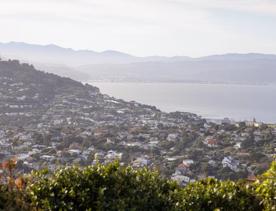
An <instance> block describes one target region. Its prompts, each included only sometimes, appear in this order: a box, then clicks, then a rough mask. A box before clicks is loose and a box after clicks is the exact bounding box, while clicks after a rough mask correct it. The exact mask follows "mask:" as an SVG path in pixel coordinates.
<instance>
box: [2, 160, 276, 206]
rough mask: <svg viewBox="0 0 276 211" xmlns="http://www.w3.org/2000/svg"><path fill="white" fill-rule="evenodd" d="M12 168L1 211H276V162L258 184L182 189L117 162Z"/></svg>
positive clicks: (205, 183)
mask: <svg viewBox="0 0 276 211" xmlns="http://www.w3.org/2000/svg"><path fill="white" fill-rule="evenodd" d="M13 167H14V162H10V163H8V164H7V165H6V166H4V169H6V170H5V171H6V177H5V178H4V179H3V177H2V183H3V184H2V185H1V188H0V210H206V211H207V210H265V211H269V210H276V162H273V163H272V166H271V168H270V169H269V170H268V171H267V172H266V173H264V174H263V175H261V176H259V177H258V179H257V180H256V181H255V182H247V181H238V182H234V181H218V180H216V179H205V180H201V181H198V182H195V183H191V184H189V185H187V186H186V187H184V188H182V187H180V186H178V185H177V184H176V183H175V182H173V181H171V180H168V179H164V178H162V177H161V176H160V175H159V174H158V172H155V171H150V170H148V169H139V170H135V169H133V168H131V167H121V166H120V165H119V163H117V162H115V163H111V164H109V165H106V166H103V165H100V164H98V165H95V166H88V167H85V168H79V167H67V168H62V169H59V170H57V171H55V172H54V173H50V172H49V171H47V170H42V171H37V172H33V173H32V174H29V175H26V176H25V177H24V178H22V177H18V178H14V176H13V175H12V169H13ZM4 176H5V175H4Z"/></svg>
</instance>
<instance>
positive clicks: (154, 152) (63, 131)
mask: <svg viewBox="0 0 276 211" xmlns="http://www.w3.org/2000/svg"><path fill="white" fill-rule="evenodd" d="M0 80H1V84H0V126H1V127H0V147H1V149H2V151H1V152H0V159H1V160H5V159H8V158H11V157H16V159H17V160H18V161H19V164H20V165H19V167H20V168H19V171H20V172H28V171H30V170H32V169H40V168H43V167H47V168H49V169H50V170H54V169H56V168H57V167H58V166H60V165H72V164H77V165H91V164H95V162H97V161H98V162H101V163H109V162H112V161H114V160H120V162H121V164H122V165H124V164H130V165H132V166H133V167H135V168H136V167H143V166H147V167H150V168H157V169H159V170H160V172H161V173H162V175H165V176H167V177H171V178H172V179H174V180H176V181H178V182H180V183H181V184H186V183H188V182H190V181H194V180H197V179H200V178H205V177H208V176H212V177H216V178H219V179H227V178H232V179H237V178H245V177H247V176H250V175H254V174H256V173H261V172H262V171H264V170H265V169H267V167H268V165H269V164H270V162H271V161H272V159H273V158H272V157H273V155H274V153H275V151H274V148H275V146H276V129H275V127H271V126H268V125H265V124H261V123H256V122H246V123H245V122H243V123H234V122H231V121H229V120H224V121H223V123H222V124H216V123H212V122H208V121H206V120H204V119H202V118H200V117H199V116H197V115H195V114H191V113H183V112H173V113H164V112H161V111H159V110H158V109H157V108H155V107H153V106H147V105H142V104H139V103H137V102H126V101H123V100H119V99H115V98H112V97H109V96H107V95H103V94H101V93H100V91H99V90H98V88H96V87H93V86H90V85H84V84H82V83H80V82H77V81H74V80H71V79H69V78H62V77H60V76H57V75H54V74H48V73H45V72H41V71H37V70H36V69H35V68H34V67H33V66H32V65H28V64H20V63H19V62H18V61H15V60H13V61H11V60H10V61H0Z"/></svg>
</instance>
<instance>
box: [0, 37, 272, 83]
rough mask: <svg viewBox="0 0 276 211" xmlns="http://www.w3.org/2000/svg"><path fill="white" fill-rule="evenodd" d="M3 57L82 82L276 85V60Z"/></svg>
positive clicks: (51, 48) (114, 54)
mask: <svg viewBox="0 0 276 211" xmlns="http://www.w3.org/2000/svg"><path fill="white" fill-rule="evenodd" d="M0 56H1V57H3V58H11V59H19V60H21V61H24V62H29V63H33V64H34V65H35V66H36V67H37V68H39V69H42V70H45V71H48V72H51V73H56V74H59V75H63V76H67V77H71V78H73V79H77V80H81V81H85V82H87V81H116V82H202V83H206V82H208V83H246V84H248V83H249V84H267V83H276V55H271V54H257V53H250V54H224V55H212V56H206V57H200V58H190V57H184V56H183V57H160V56H151V57H136V56H132V55H129V54H125V53H122V52H118V51H104V52H95V51H89V50H78V51H77V50H73V49H70V48H62V47H59V46H56V45H46V46H42V45H32V44H27V43H18V42H10V43H0Z"/></svg>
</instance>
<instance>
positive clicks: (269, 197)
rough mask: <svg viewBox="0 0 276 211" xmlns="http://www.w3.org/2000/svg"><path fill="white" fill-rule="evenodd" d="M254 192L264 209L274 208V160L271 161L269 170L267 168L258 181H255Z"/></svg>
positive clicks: (275, 164) (275, 163) (275, 180)
mask: <svg viewBox="0 0 276 211" xmlns="http://www.w3.org/2000/svg"><path fill="white" fill-rule="evenodd" d="M254 185H255V192H256V195H258V196H259V197H260V198H261V199H262V201H261V203H262V204H263V205H264V210H266V211H272V210H276V162H275V161H274V162H272V165H271V167H270V169H269V170H267V171H266V172H265V173H264V174H263V175H262V176H261V177H260V178H259V180H258V181H256V183H255V184H254Z"/></svg>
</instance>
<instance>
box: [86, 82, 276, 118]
mask: <svg viewBox="0 0 276 211" xmlns="http://www.w3.org/2000/svg"><path fill="white" fill-rule="evenodd" d="M90 84H92V85H94V86H97V87H99V88H100V90H101V92H102V93H104V94H108V95H111V96H113V97H116V98H120V99H124V100H127V101H131V100H134V101H137V102H139V103H143V104H148V105H153V106H156V107H157V108H158V109H160V110H162V111H165V112H173V111H184V112H192V113H196V114H198V115H200V116H202V117H204V118H211V119H221V118H224V117H228V118H230V119H233V120H237V121H240V120H252V119H253V118H256V120H257V121H262V122H267V123H276V85H240V84H198V83H117V82H91V83H90Z"/></svg>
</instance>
